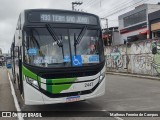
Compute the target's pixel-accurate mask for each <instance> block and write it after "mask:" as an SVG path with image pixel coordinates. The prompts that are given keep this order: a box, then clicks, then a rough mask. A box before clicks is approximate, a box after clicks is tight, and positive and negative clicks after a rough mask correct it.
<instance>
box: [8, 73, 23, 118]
mask: <svg viewBox="0 0 160 120" xmlns="http://www.w3.org/2000/svg"><path fill="white" fill-rule="evenodd" d="M8 78H9V82H10V86H11V93H12V95H13V99H14V104H15V107H16V110H17V111H21V109H20V107H19V104H18V100H17V97H16V94H15V90H14V88H13V84H12V82H11V78H10V75H9V73H8ZM17 117H18V119H19V120H24V119H23V117H21V116H19V115H18V116H17Z"/></svg>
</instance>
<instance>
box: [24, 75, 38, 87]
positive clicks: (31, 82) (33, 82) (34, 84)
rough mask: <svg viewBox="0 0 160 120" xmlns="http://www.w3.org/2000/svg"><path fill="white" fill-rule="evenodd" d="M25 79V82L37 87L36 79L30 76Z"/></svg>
mask: <svg viewBox="0 0 160 120" xmlns="http://www.w3.org/2000/svg"><path fill="white" fill-rule="evenodd" d="M26 81H27V83H28V84H30V85H31V86H33V87H35V88H37V89H39V85H38V81H37V80H34V79H32V78H28V77H26Z"/></svg>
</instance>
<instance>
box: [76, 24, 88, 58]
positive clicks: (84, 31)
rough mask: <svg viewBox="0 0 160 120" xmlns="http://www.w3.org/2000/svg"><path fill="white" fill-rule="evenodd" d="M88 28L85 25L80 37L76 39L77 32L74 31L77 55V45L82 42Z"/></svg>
mask: <svg viewBox="0 0 160 120" xmlns="http://www.w3.org/2000/svg"><path fill="white" fill-rule="evenodd" d="M86 30H87V26H84V27H83V28H82V30H81V32H80V33H79V36H78V38H77V39H76V33H74V51H75V55H76V54H77V45H78V44H79V43H80V42H81V40H82V38H83V36H84V34H85V33H86Z"/></svg>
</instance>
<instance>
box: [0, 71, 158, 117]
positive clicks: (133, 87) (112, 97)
mask: <svg viewBox="0 0 160 120" xmlns="http://www.w3.org/2000/svg"><path fill="white" fill-rule="evenodd" d="M2 72H3V73H2ZM5 72H6V71H5V70H3V71H2V70H1V71H0V74H1V75H5V74H6V73H5ZM0 80H1V79H0ZM6 80H7V81H8V78H6ZM0 85H1V82H0ZM2 86H3V85H1V87H0V89H1V88H2ZM0 93H1V92H0ZM1 94H2V93H1ZM3 94H4V93H3ZM9 99H11V100H10V101H9V102H11V103H12V104H13V101H12V99H13V98H9ZM2 101H3V99H2V100H1V99H0V102H2ZM22 109H23V111H57V110H58V111H68V110H72V111H102V110H103V111H104V110H105V111H160V81H158V80H150V79H142V78H136V77H126V76H118V75H109V74H107V78H106V94H105V95H104V96H102V97H99V98H94V99H90V100H86V101H81V102H75V103H68V104H55V105H39V106H38V105H36V106H23V107H22ZM92 114H93V113H92ZM62 116H63V117H55V118H54V120H61V119H64V120H83V119H86V120H97V119H99V120H106V119H107V120H115V119H117V118H105V117H80V116H81V115H79V117H65V113H64V114H63V113H62ZM24 119H25V120H28V119H29V118H24ZM34 119H35V118H34ZM34 119H29V120H34ZM38 119H41V120H44V119H45V120H52V119H53V118H49V117H48V118H38ZM122 119H123V120H158V119H160V118H156V117H155V118H146V117H145V118H138V117H136V118H129V117H124V118H123V117H122Z"/></svg>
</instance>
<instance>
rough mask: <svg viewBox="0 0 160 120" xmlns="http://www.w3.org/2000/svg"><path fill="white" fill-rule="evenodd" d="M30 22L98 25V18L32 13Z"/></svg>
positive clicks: (77, 14)
mask: <svg viewBox="0 0 160 120" xmlns="http://www.w3.org/2000/svg"><path fill="white" fill-rule="evenodd" d="M28 20H29V22H44V23H46V22H49V23H75V24H91V25H97V23H98V21H97V17H95V16H92V15H86V14H79V13H68V12H66V13H52V12H45V13H44V12H43V13H41V12H30V13H29V14H28Z"/></svg>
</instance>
